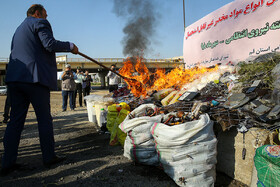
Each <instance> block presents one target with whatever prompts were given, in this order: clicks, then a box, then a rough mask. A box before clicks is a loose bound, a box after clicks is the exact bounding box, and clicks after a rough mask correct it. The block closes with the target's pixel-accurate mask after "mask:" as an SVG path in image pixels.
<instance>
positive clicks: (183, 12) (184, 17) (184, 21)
mask: <svg viewBox="0 0 280 187" xmlns="http://www.w3.org/2000/svg"><path fill="white" fill-rule="evenodd" d="M183 14H184V31H185V28H186V21H185V0H183Z"/></svg>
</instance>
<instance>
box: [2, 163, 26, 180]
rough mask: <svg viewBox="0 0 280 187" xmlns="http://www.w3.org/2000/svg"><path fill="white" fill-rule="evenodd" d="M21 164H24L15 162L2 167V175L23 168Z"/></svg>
mask: <svg viewBox="0 0 280 187" xmlns="http://www.w3.org/2000/svg"><path fill="white" fill-rule="evenodd" d="M21 166H22V165H21V164H14V165H12V166H11V167H9V168H2V169H1V171H0V176H1V177H4V176H6V175H8V174H9V173H11V172H13V171H15V170H17V169H19V168H21Z"/></svg>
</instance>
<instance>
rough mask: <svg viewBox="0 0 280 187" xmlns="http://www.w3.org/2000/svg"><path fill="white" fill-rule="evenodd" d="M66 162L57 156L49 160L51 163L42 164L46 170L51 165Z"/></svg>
mask: <svg viewBox="0 0 280 187" xmlns="http://www.w3.org/2000/svg"><path fill="white" fill-rule="evenodd" d="M64 160H66V157H62V156H60V157H58V156H55V157H54V158H53V159H51V161H49V162H44V166H45V167H47V168H50V167H51V166H52V165H54V164H57V163H60V162H62V161H64Z"/></svg>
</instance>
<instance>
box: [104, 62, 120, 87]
mask: <svg viewBox="0 0 280 187" xmlns="http://www.w3.org/2000/svg"><path fill="white" fill-rule="evenodd" d="M111 70H113V71H116V65H115V64H112V65H111ZM107 76H108V77H109V92H113V91H114V90H117V89H118V84H119V79H120V78H119V76H118V75H117V74H115V73H113V72H112V71H109V73H108V74H107Z"/></svg>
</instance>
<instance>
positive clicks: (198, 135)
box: [151, 114, 217, 186]
mask: <svg viewBox="0 0 280 187" xmlns="http://www.w3.org/2000/svg"><path fill="white" fill-rule="evenodd" d="M151 133H152V135H153V137H154V140H155V142H156V149H157V151H158V154H159V160H160V163H161V164H162V166H163V168H164V171H165V172H166V173H167V174H168V175H169V176H170V177H171V178H172V179H173V180H174V181H175V182H176V183H177V184H178V185H179V186H214V182H215V177H216V171H215V164H216V163H217V160H216V154H217V151H216V145H217V139H216V138H215V135H214V132H213V122H212V121H211V120H210V118H209V116H208V115H207V114H204V115H201V116H200V118H199V120H196V121H190V122H186V123H182V124H179V125H174V126H168V125H166V124H163V123H154V125H153V126H152V128H151Z"/></svg>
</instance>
